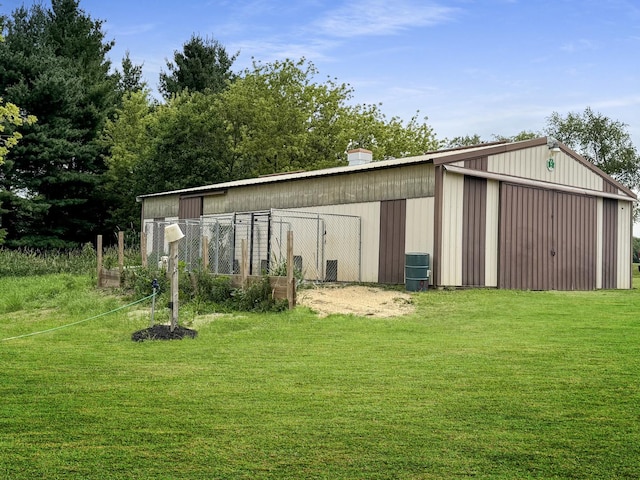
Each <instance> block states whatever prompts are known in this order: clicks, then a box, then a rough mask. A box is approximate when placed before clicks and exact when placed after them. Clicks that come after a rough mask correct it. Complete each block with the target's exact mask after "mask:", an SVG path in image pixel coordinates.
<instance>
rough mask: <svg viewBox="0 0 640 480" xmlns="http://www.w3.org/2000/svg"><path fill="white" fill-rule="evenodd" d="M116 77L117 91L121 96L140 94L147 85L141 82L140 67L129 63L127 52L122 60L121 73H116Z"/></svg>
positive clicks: (129, 58)
mask: <svg viewBox="0 0 640 480" xmlns="http://www.w3.org/2000/svg"><path fill="white" fill-rule="evenodd" d="M116 74H117V76H118V89H119V90H120V94H121V95H126V94H127V93H134V92H142V91H143V90H145V89H146V88H147V84H146V82H145V81H143V80H142V65H135V64H134V63H133V62H132V61H131V57H130V54H129V50H127V51H126V52H125V55H124V58H123V59H122V72H120V71H118V72H116Z"/></svg>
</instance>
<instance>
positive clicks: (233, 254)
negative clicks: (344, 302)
mask: <svg viewBox="0 0 640 480" xmlns="http://www.w3.org/2000/svg"><path fill="white" fill-rule="evenodd" d="M172 223H177V224H178V225H179V226H180V229H181V230H182V232H183V233H184V235H185V238H184V239H183V240H182V241H181V242H180V244H179V253H178V255H179V262H181V263H182V264H184V267H185V268H186V269H187V270H197V269H201V268H203V267H204V266H205V265H206V266H207V269H208V270H209V271H210V272H212V273H215V274H237V273H240V262H241V259H242V243H243V241H244V242H246V245H247V255H248V267H249V274H250V275H262V274H270V275H284V274H286V259H287V232H289V231H292V232H293V235H294V241H293V250H294V252H293V253H294V271H295V275H296V277H297V278H299V279H301V280H307V281H314V282H358V281H360V276H361V265H360V258H361V255H360V252H361V227H360V218H359V217H356V216H349V215H336V214H327V213H311V212H299V211H292V210H270V211H264V212H250V213H234V214H223V215H211V216H206V217H202V218H201V219H200V220H176V221H156V220H154V221H147V222H145V225H144V231H145V233H146V242H147V244H146V247H147V259H148V263H149V265H158V266H160V267H161V266H163V264H166V261H167V256H168V254H169V253H168V252H169V246H168V244H167V242H166V240H165V238H164V228H165V227H166V226H168V225H170V224H172ZM205 238H206V240H205V241H203V239H205ZM203 249H206V251H203Z"/></svg>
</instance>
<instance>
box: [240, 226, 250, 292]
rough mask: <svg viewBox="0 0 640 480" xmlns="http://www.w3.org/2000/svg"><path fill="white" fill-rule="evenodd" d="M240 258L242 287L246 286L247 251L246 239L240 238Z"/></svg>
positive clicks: (247, 274) (247, 276) (247, 269)
mask: <svg viewBox="0 0 640 480" xmlns="http://www.w3.org/2000/svg"><path fill="white" fill-rule="evenodd" d="M240 245H241V250H242V258H241V259H240V283H241V284H242V288H247V283H248V278H249V255H248V252H247V240H246V238H243V239H242V242H241V244H240Z"/></svg>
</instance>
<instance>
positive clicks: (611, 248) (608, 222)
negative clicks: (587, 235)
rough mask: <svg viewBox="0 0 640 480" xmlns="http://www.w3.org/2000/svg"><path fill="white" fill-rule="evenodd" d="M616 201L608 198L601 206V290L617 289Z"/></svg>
mask: <svg viewBox="0 0 640 480" xmlns="http://www.w3.org/2000/svg"><path fill="white" fill-rule="evenodd" d="M617 232H618V201H617V200H611V199H608V198H605V199H603V204H602V288H617V286H618V285H617V278H618V271H617V270H618V268H617V267H618V239H617Z"/></svg>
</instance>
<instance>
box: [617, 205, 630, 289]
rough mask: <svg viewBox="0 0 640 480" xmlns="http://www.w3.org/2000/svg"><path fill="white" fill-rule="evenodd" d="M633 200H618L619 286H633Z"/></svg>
mask: <svg viewBox="0 0 640 480" xmlns="http://www.w3.org/2000/svg"><path fill="white" fill-rule="evenodd" d="M632 212H633V208H632V204H631V202H623V201H621V200H620V201H618V266H617V270H618V279H617V280H618V281H617V288H631V262H632V257H631V244H630V242H631V219H632Z"/></svg>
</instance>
